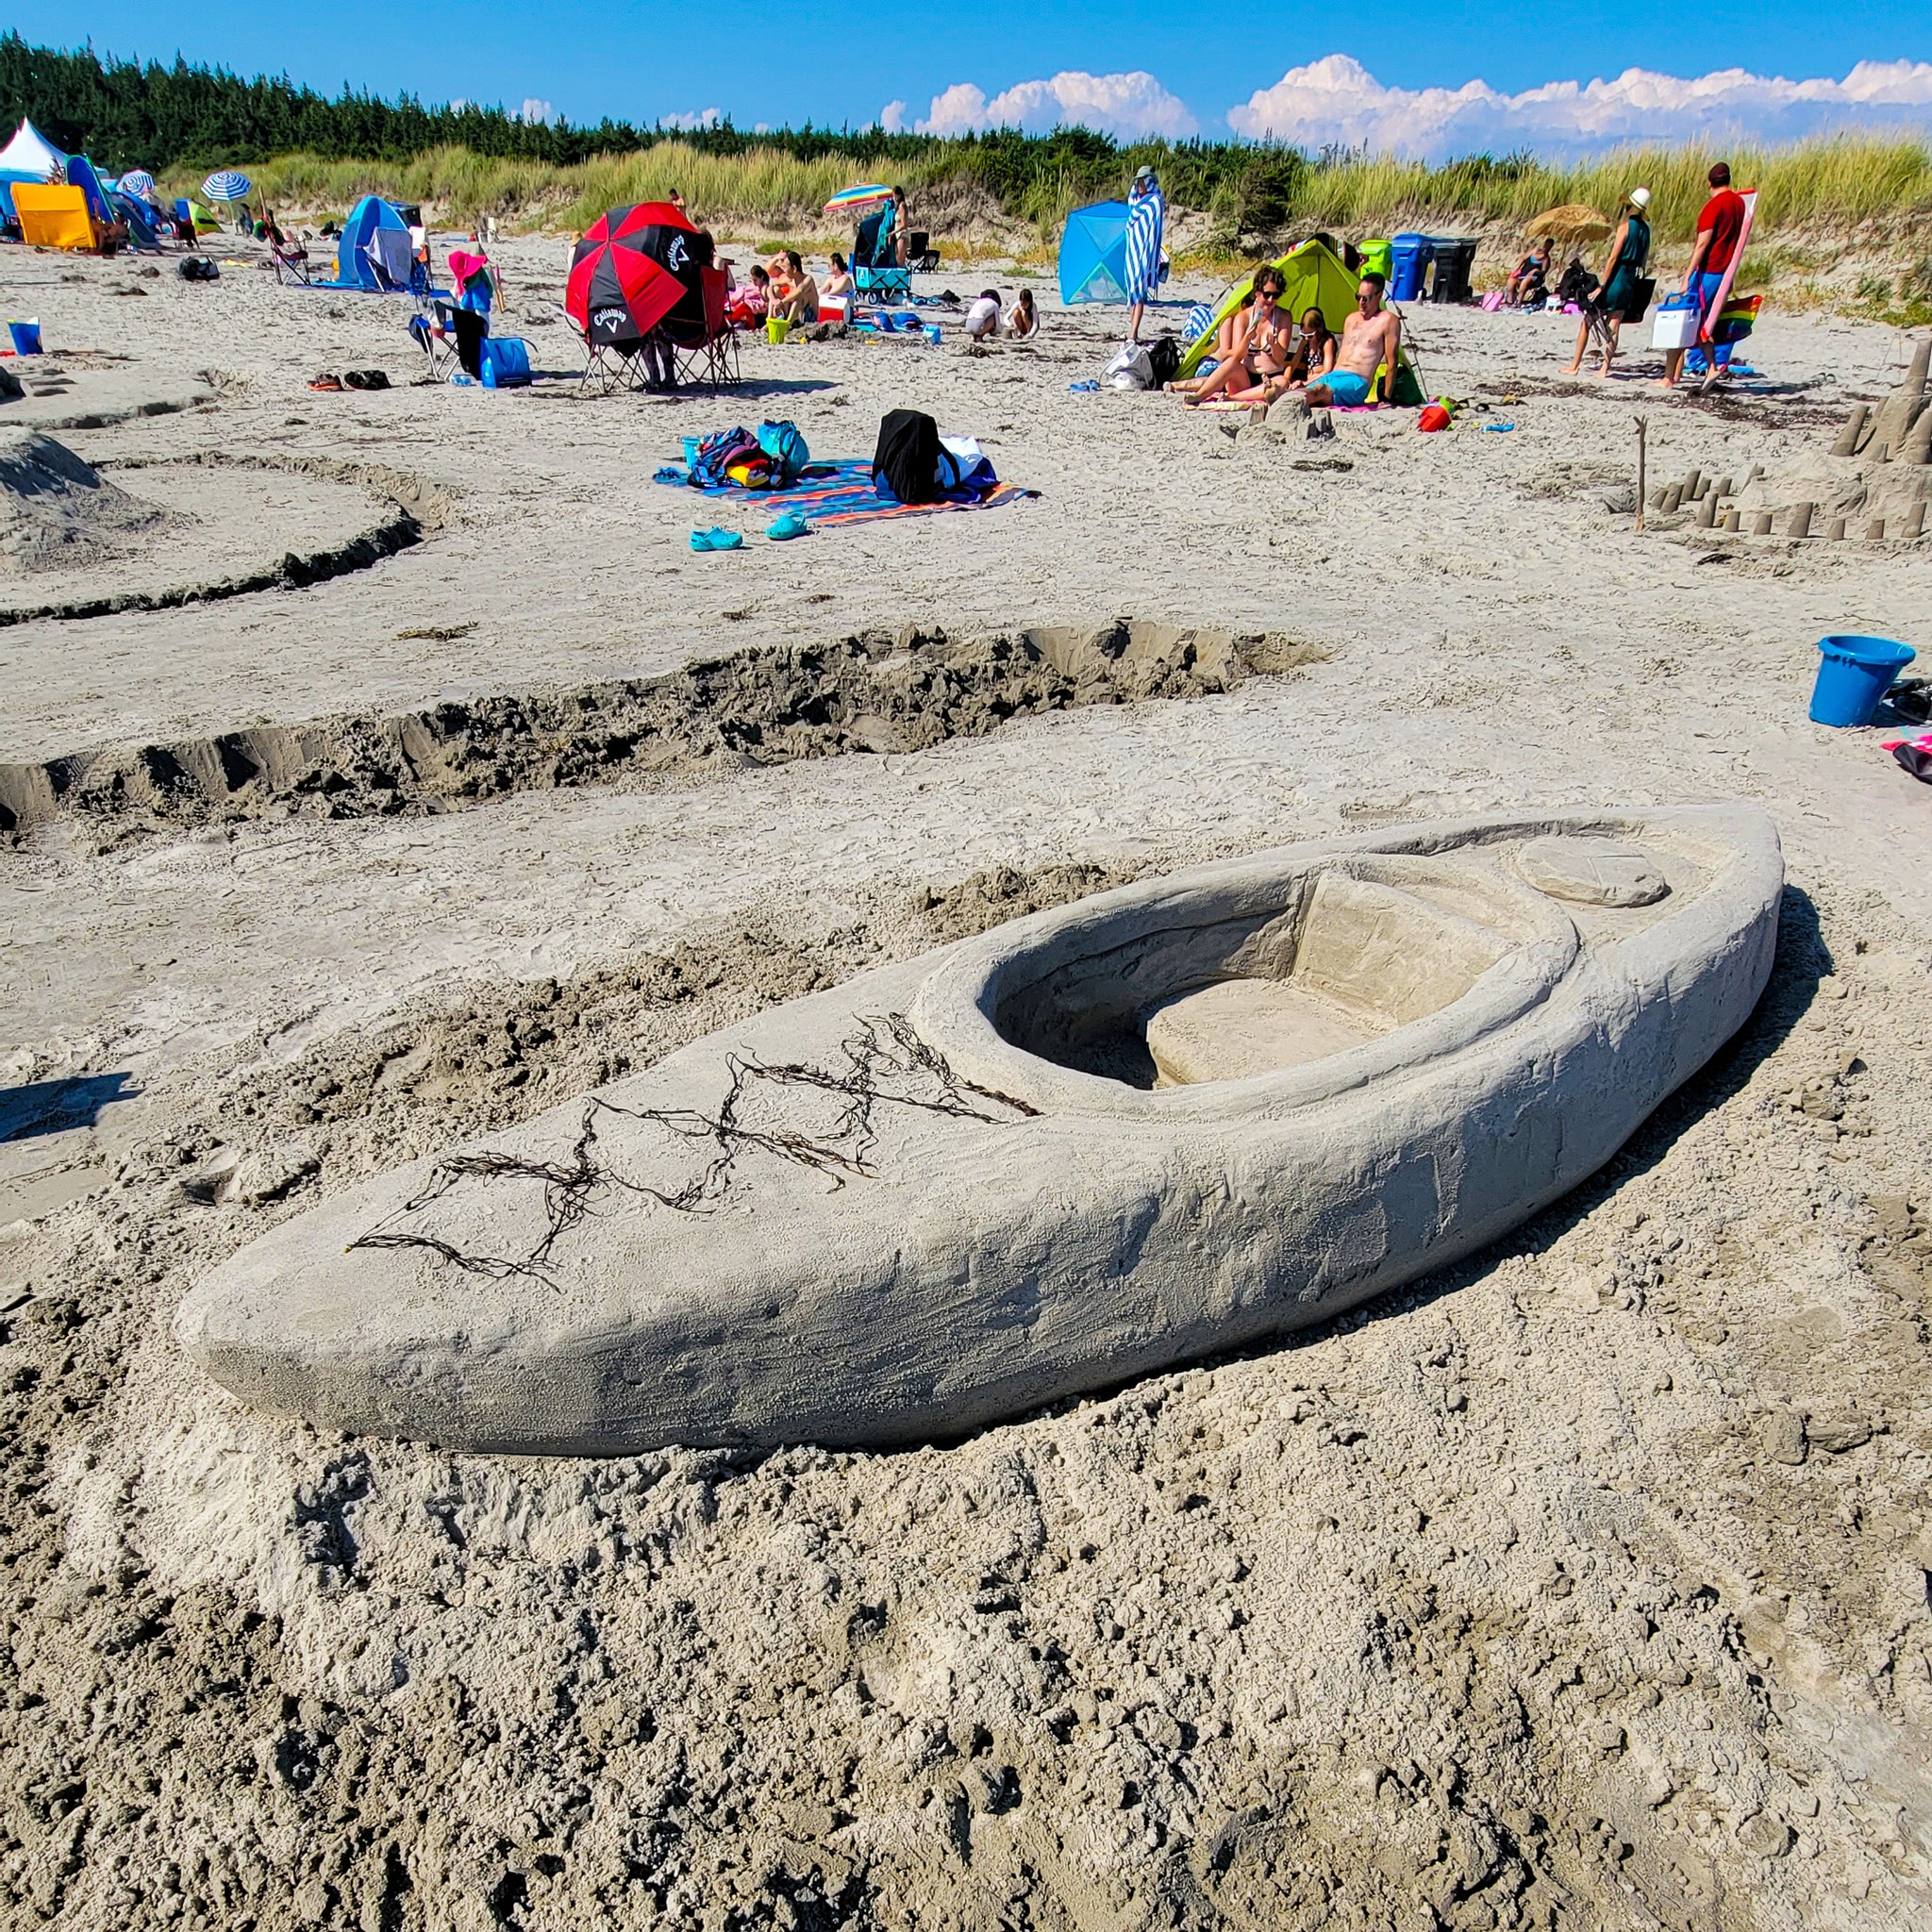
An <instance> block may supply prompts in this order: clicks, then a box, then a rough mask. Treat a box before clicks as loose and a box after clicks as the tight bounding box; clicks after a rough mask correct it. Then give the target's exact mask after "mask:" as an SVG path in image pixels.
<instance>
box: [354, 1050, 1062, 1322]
mask: <svg viewBox="0 0 1932 1932" xmlns="http://www.w3.org/2000/svg"><path fill="white" fill-rule="evenodd" d="M840 1050H841V1052H842V1053H843V1054H844V1056H845V1059H846V1065H845V1067H844V1068H842V1069H839V1068H824V1067H812V1066H806V1065H803V1064H798V1063H792V1064H786V1065H776V1066H774V1065H768V1064H767V1063H766V1062H765V1061H763V1060H760V1059H758V1058H756V1057H754V1056H750V1055H738V1054H734V1055H731V1056H730V1057H729V1058H727V1059H726V1061H725V1065H726V1067H727V1069H728V1070H729V1073H730V1084H729V1086H728V1087H727V1088H726V1090H725V1092H724V1099H723V1100H722V1101H721V1102H720V1103H719V1106H718V1109H717V1111H716V1113H715V1114H708V1113H704V1112H702V1111H700V1110H698V1109H696V1108H626V1107H619V1106H617V1105H616V1104H615V1103H614V1102H612V1101H608V1100H605V1099H603V1098H601V1097H600V1096H599V1095H596V1094H592V1095H591V1096H590V1097H589V1099H587V1100H586V1102H585V1103H584V1118H583V1124H582V1128H581V1131H580V1132H579V1133H578V1135H577V1139H576V1143H575V1146H574V1147H573V1148H572V1150H571V1158H570V1159H569V1161H568V1162H567V1163H566V1162H561V1161H554V1160H526V1159H525V1158H522V1157H520V1156H517V1155H513V1154H505V1153H501V1152H498V1151H496V1150H493V1149H485V1150H484V1151H483V1152H481V1153H476V1154H453V1155H447V1156H444V1157H443V1158H441V1159H439V1160H438V1161H437V1162H436V1164H435V1166H434V1167H433V1168H432V1170H431V1173H430V1177H429V1180H428V1181H427V1183H426V1184H425V1186H424V1187H423V1188H422V1189H420V1190H419V1191H417V1192H416V1193H415V1194H414V1195H412V1196H411V1197H410V1198H409V1199H408V1201H406V1202H404V1204H403V1205H402V1207H401V1208H398V1209H397V1210H396V1212H395V1213H394V1214H392V1215H391V1216H390V1217H389V1218H388V1219H387V1220H386V1221H384V1222H383V1223H382V1224H380V1225H378V1226H376V1227H374V1228H371V1229H370V1231H369V1232H368V1233H367V1234H364V1235H360V1236H358V1238H357V1239H356V1240H355V1241H351V1242H350V1243H349V1246H350V1247H351V1248H374V1249H380V1248H422V1249H425V1250H426V1251H427V1252H429V1253H430V1254H433V1255H436V1256H439V1257H441V1259H442V1260H444V1261H446V1262H448V1263H449V1265H450V1266H451V1267H453V1268H458V1269H461V1270H462V1271H463V1272H464V1273H466V1274H481V1275H486V1276H488V1277H489V1278H490V1279H491V1280H492V1281H502V1280H507V1279H508V1278H509V1277H511V1276H513V1275H520V1274H521V1275H527V1276H529V1277H530V1278H531V1279H533V1280H537V1281H541V1282H544V1283H545V1284H547V1285H550V1286H555V1283H554V1282H553V1281H552V1280H551V1276H550V1274H549V1273H548V1272H547V1271H548V1267H549V1262H550V1257H551V1251H552V1250H553V1249H554V1248H555V1247H556V1245H557V1242H558V1238H559V1237H560V1236H561V1235H563V1234H564V1233H566V1232H567V1231H568V1230H569V1229H571V1228H573V1227H575V1225H576V1224H577V1223H578V1222H580V1221H581V1220H582V1219H583V1218H584V1216H585V1215H586V1214H587V1213H589V1212H590V1209H591V1201H592V1198H593V1196H594V1195H595V1193H596V1191H597V1190H598V1189H599V1188H602V1187H614V1188H623V1189H625V1190H627V1191H629V1192H631V1193H634V1194H644V1195H648V1196H649V1197H650V1198H651V1199H652V1200H654V1201H656V1202H657V1203H658V1205H659V1206H660V1207H664V1208H674V1209H675V1210H676V1211H678V1212H680V1213H687V1214H695V1213H700V1212H702V1211H703V1210H704V1209H706V1208H709V1207H711V1206H712V1205H714V1204H715V1203H716V1201H717V1200H718V1199H719V1198H720V1197H721V1196H722V1195H723V1194H724V1192H725V1191H726V1190H727V1189H728V1188H729V1187H730V1185H731V1175H732V1170H733V1168H734V1167H735V1166H736V1164H737V1162H738V1158H739V1157H740V1156H741V1154H744V1153H747V1152H751V1151H754V1150H756V1151H758V1152H761V1153H765V1154H771V1155H775V1156H776V1157H777V1158H779V1159H781V1160H789V1161H791V1162H792V1163H793V1164H794V1165H796V1166H799V1167H808V1168H813V1169H816V1170H817V1171H818V1172H819V1173H821V1174H825V1175H827V1176H828V1177H829V1178H830V1180H831V1183H832V1186H833V1187H834V1188H841V1187H843V1186H844V1185H845V1180H846V1177H847V1176H853V1177H861V1176H864V1175H866V1174H870V1173H871V1172H872V1170H871V1169H870V1168H869V1167H868V1166H867V1164H866V1155H867V1153H868V1151H869V1150H870V1148H871V1146H872V1144H873V1139H874V1135H873V1124H872V1117H873V1109H874V1108H875V1107H877V1106H878V1105H879V1104H880V1103H882V1102H883V1103H885V1104H887V1105H889V1106H892V1107H910V1108H921V1109H923V1110H924V1111H925V1112H927V1113H940V1114H950V1115H952V1116H953V1117H954V1118H956V1119H960V1120H977V1121H986V1122H989V1123H997V1122H999V1121H1000V1120H1002V1119H1003V1118H1005V1116H1003V1115H1000V1114H991V1113H988V1112H986V1111H985V1110H984V1109H983V1108H977V1107H975V1106H974V1105H973V1104H972V1101H971V1100H970V1099H969V1098H968V1097H967V1096H969V1095H976V1096H977V1097H978V1098H980V1099H982V1100H987V1101H992V1102H995V1103H997V1104H998V1105H999V1106H1001V1107H1004V1108H1009V1109H1010V1110H1011V1111H1012V1113H1014V1114H1016V1115H1020V1116H1023V1117H1024V1116H1028V1115H1033V1114H1035V1113H1037V1112H1038V1109H1037V1108H1033V1107H1031V1106H1029V1105H1028V1104H1027V1103H1026V1102H1025V1101H1024V1100H1015V1099H1013V1098H1012V1097H1011V1096H1009V1095H1008V1094H1004V1093H997V1092H995V1091H993V1090H992V1089H991V1088H989V1087H981V1086H978V1085H976V1084H975V1083H974V1082H973V1081H971V1080H967V1079H964V1078H962V1077H961V1076H960V1075H959V1074H958V1073H956V1072H955V1071H954V1069H953V1067H952V1065H951V1064H950V1063H949V1062H948V1061H947V1059H946V1058H945V1056H944V1055H943V1054H941V1053H940V1052H938V1051H937V1050H936V1049H935V1048H933V1047H931V1046H929V1045H927V1043H926V1042H925V1041H923V1040H921V1039H920V1037H919V1036H918V1034H917V1033H916V1032H914V1031H913V1028H912V1023H911V1022H910V1021H909V1020H908V1018H907V1017H906V1015H905V1014H904V1013H886V1014H883V1015H872V1016H861V1017H860V1019H859V1022H858V1032H856V1033H855V1034H853V1035H852V1036H851V1037H850V1038H849V1039H847V1040H845V1041H841V1048H840ZM882 1074H885V1075H889V1076H890V1075H891V1074H899V1075H901V1076H917V1075H920V1074H924V1075H927V1076H929V1077H930V1078H931V1079H932V1080H933V1081H934V1082H936V1084H937V1085H938V1088H939V1093H938V1096H937V1097H936V1098H930V1099H928V1098H924V1097H921V1096H919V1095H916V1094H910V1093H893V1092H891V1091H888V1090H886V1089H884V1088H882V1087H880V1086H879V1085H878V1084H877V1082H878V1079H879V1078H880V1076H881V1075H882ZM758 1081H770V1082H772V1083H773V1084H774V1085H777V1086H781V1087H800V1088H808V1089H812V1090H816V1091H820V1092H824V1093H839V1094H842V1095H844V1096H845V1101H846V1105H845V1107H844V1108H843V1110H842V1111H841V1113H840V1115H839V1117H838V1119H837V1120H836V1121H835V1122H834V1123H833V1124H832V1126H831V1128H830V1130H829V1131H828V1132H826V1133H824V1134H822V1135H820V1136H818V1137H816V1138H815V1137H813V1136H812V1135H810V1134H808V1133H804V1132H802V1131H800V1130H798V1129H796V1128H791V1127H781V1128H776V1129H773V1130H770V1131H765V1130H760V1129H758V1128H756V1127H750V1126H747V1125H745V1124H744V1123H743V1122H742V1121H741V1120H740V1118H739V1108H740V1106H741V1102H742V1101H743V1098H744V1096H745V1093H746V1091H747V1090H748V1089H749V1088H750V1087H751V1086H752V1085H753V1084H754V1083H755V1082H758ZM604 1113H608V1114H612V1115H620V1116H622V1117H623V1118H624V1119H626V1120H634V1121H641V1122H647V1123H655V1124H657V1125H658V1126H661V1127H664V1128H666V1129H667V1130H668V1131H669V1132H671V1133H673V1134H675V1135H677V1136H680V1137H682V1138H683V1139H686V1140H708V1141H712V1142H714V1143H715V1145H716V1149H717V1151H716V1153H715V1154H714V1156H713V1157H712V1158H711V1161H710V1163H709V1164H708V1166H707V1167H706V1168H705V1169H704V1170H703V1172H702V1173H700V1174H697V1175H696V1176H695V1177H694V1178H692V1179H691V1180H689V1181H687V1182H686V1183H685V1184H684V1186H683V1187H681V1188H679V1189H677V1190H676V1191H675V1192H671V1193H666V1192H665V1191H663V1190H662V1189H660V1188H655V1187H652V1186H651V1185H650V1184H649V1183H648V1182H645V1181H641V1180H633V1179H630V1178H629V1177H627V1176H625V1175H624V1174H619V1173H617V1172H616V1171H615V1170H614V1169H612V1168H610V1167H608V1166H606V1165H604V1164H603V1163H601V1162H600V1161H599V1160H598V1158H597V1156H596V1149H597V1117H598V1115H599V1114H604ZM511 1179H520V1180H529V1181H539V1182H541V1184H542V1187H543V1205H544V1211H545V1216H546V1224H545V1228H544V1233H543V1237H542V1239H541V1241H539V1242H538V1243H537V1245H536V1246H535V1247H534V1248H533V1249H532V1250H531V1251H530V1253H528V1254H527V1255H525V1256H524V1257H522V1258H521V1259H514V1258H511V1257H506V1256H501V1255H474V1254H469V1253H466V1252H465V1251H464V1250H463V1249H461V1248H459V1247H458V1246H457V1244H456V1243H455V1242H454V1241H446V1240H444V1239H442V1238H441V1236H437V1235H431V1234H424V1233H421V1232H414V1231H411V1230H409V1229H408V1228H406V1227H403V1226H401V1225H399V1224H400V1223H401V1222H402V1221H403V1220H404V1218H405V1217H406V1216H413V1215H415V1214H418V1213H420V1212H421V1211H422V1210H423V1209H424V1208H427V1207H429V1206H431V1205H432V1204H433V1203H435V1202H437V1201H440V1200H441V1198H442V1197H443V1196H444V1195H445V1194H447V1193H448V1192H449V1191H450V1190H451V1189H452V1188H453V1187H455V1186H456V1185H457V1183H458V1181H462V1180H511Z"/></svg>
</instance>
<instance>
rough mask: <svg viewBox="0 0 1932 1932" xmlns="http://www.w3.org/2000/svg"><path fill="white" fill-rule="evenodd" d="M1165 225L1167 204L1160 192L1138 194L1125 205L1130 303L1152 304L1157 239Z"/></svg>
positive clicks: (1156, 276) (1157, 282)
mask: <svg viewBox="0 0 1932 1932" xmlns="http://www.w3.org/2000/svg"><path fill="white" fill-rule="evenodd" d="M1166 225H1167V203H1166V201H1165V199H1164V198H1163V197H1162V195H1161V192H1160V190H1159V189H1158V188H1155V189H1151V190H1150V191H1149V192H1147V193H1145V194H1137V195H1136V196H1135V197H1134V198H1133V200H1131V201H1130V202H1128V204H1127V259H1126V271H1127V287H1126V295H1127V300H1128V301H1129V302H1151V301H1152V300H1153V299H1154V295H1155V291H1157V290H1158V288H1159V287H1160V236H1161V231H1162V229H1163V228H1164V227H1165V226H1166Z"/></svg>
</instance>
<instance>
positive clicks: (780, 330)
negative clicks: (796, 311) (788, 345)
mask: <svg viewBox="0 0 1932 1932" xmlns="http://www.w3.org/2000/svg"><path fill="white" fill-rule="evenodd" d="M790 334H791V324H790V323H789V322H787V321H786V320H785V319H784V317H783V316H779V315H774V316H771V317H769V318H768V319H767V320H766V323H765V340H766V341H768V342H782V341H784V340H785V338H786V337H787V336H789V335H790Z"/></svg>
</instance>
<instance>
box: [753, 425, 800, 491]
mask: <svg viewBox="0 0 1932 1932" xmlns="http://www.w3.org/2000/svg"><path fill="white" fill-rule="evenodd" d="M758 447H759V448H760V449H761V450H763V451H764V453H765V454H766V456H768V457H769V458H771V459H772V480H773V482H774V483H795V482H796V481H797V480H798V478H799V477H800V476H801V475H804V474H805V466H806V464H808V462H810V461H811V451H810V450H809V449H808V448H807V447H806V441H805V438H804V437H803V436H801V435H800V434H799V430H798V425H797V424H796V423H760V424H759V425H758Z"/></svg>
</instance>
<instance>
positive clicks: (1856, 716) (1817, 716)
mask: <svg viewBox="0 0 1932 1932" xmlns="http://www.w3.org/2000/svg"><path fill="white" fill-rule="evenodd" d="M1818 652H1819V665H1818V680H1817V682H1816V683H1815V684H1814V685H1813V686H1812V687H1811V711H1810V717H1811V722H1812V723H1813V724H1838V725H1846V724H1870V723H1871V722H1872V714H1873V712H1874V711H1875V710H1876V709H1877V708H1878V701H1879V699H1880V698H1882V697H1883V696H1884V695H1885V693H1886V692H1887V691H1889V690H1890V688H1891V681H1892V679H1893V678H1894V677H1896V676H1897V675H1899V673H1900V672H1901V671H1903V670H1904V669H1905V668H1906V666H1907V664H1909V663H1910V662H1911V661H1912V659H1913V658H1915V657H1917V656H1918V653H1917V652H1916V651H1914V650H1913V649H1912V647H1911V646H1910V645H1909V644H1901V643H1898V642H1896V641H1893V640H1892V639H1890V638H1856V637H1844V638H1840V637H1831V638H1820V639H1819V640H1818Z"/></svg>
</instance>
